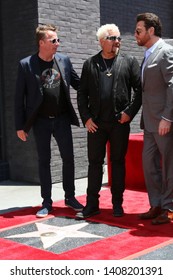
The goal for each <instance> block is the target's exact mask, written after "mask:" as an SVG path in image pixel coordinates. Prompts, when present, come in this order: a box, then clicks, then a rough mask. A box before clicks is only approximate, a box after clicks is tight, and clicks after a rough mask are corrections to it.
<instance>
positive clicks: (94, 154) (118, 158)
mask: <svg viewBox="0 0 173 280" xmlns="http://www.w3.org/2000/svg"><path fill="white" fill-rule="evenodd" d="M129 133H130V125H129V123H125V124H119V123H118V122H116V123H113V124H110V123H99V124H98V130H97V132H95V133H88V159H89V168H88V188H87V205H90V206H91V207H98V206H99V191H100V189H101V186H102V176H103V163H104V158H105V153H106V143H107V141H109V142H110V160H111V164H112V186H111V193H112V204H113V207H114V206H115V205H116V204H120V205H121V204H122V202H123V192H124V189H125V155H126V153H127V147H128V139H129Z"/></svg>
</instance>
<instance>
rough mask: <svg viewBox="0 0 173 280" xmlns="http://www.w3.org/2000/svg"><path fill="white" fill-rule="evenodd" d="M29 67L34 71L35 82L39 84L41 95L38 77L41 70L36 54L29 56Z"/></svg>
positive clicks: (41, 87) (41, 88)
mask: <svg viewBox="0 0 173 280" xmlns="http://www.w3.org/2000/svg"><path fill="white" fill-rule="evenodd" d="M30 67H31V68H32V73H34V75H35V78H36V80H37V83H38V85H39V90H40V92H41V95H43V86H42V83H41V79H40V77H41V71H40V65H39V60H38V54H35V55H33V56H32V57H31V64H30Z"/></svg>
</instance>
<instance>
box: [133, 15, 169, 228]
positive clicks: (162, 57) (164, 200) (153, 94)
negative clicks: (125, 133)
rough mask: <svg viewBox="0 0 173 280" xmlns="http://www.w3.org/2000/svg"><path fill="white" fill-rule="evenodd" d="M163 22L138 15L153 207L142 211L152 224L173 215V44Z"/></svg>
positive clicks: (148, 181)
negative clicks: (163, 36)
mask: <svg viewBox="0 0 173 280" xmlns="http://www.w3.org/2000/svg"><path fill="white" fill-rule="evenodd" d="M161 31H162V25H161V21H160V19H159V17H158V16H157V15H155V14H153V13H143V14H139V15H137V23H136V30H135V37H136V41H137V43H138V45H139V46H145V47H146V49H147V50H146V52H145V60H144V62H143V65H142V89H143V94H142V107H143V111H142V122H141V123H143V128H144V149H143V168H144V176H145V182H146V187H147V191H148V195H149V202H150V206H151V208H150V209H149V211H148V212H146V213H142V214H141V215H140V218H141V219H152V224H153V225H158V224H165V223H169V222H170V221H171V220H172V219H173V125H172V123H173V47H172V46H171V45H169V44H166V43H165V42H164V41H163V40H162V39H161Z"/></svg>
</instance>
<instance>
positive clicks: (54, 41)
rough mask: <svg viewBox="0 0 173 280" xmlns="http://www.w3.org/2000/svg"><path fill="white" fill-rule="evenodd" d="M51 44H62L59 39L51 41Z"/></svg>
mask: <svg viewBox="0 0 173 280" xmlns="http://www.w3.org/2000/svg"><path fill="white" fill-rule="evenodd" d="M49 42H51V43H52V44H56V43H59V42H60V39H59V38H57V39H50V40H49Z"/></svg>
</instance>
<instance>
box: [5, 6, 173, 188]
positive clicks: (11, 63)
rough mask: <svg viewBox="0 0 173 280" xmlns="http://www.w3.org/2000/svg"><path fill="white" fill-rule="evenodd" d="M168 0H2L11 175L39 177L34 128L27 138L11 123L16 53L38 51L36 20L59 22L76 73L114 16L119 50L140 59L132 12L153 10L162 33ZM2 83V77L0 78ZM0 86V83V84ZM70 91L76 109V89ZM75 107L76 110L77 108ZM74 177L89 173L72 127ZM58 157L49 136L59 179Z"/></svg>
mask: <svg viewBox="0 0 173 280" xmlns="http://www.w3.org/2000/svg"><path fill="white" fill-rule="evenodd" d="M172 8H173V2H172V0H166V1H164V2H162V1H160V0H159V1H148V0H145V1H141V2H139V1H137V0H132V1H130V2H129V1H127V0H125V1H114V0H100V1H99V0H95V1H93V0H71V1H68V0H29V1H28V0H18V1H13V0H6V1H1V14H2V16H1V21H0V28H1V33H2V38H1V44H3V49H2V53H1V57H2V58H3V61H2V62H1V65H0V66H1V67H3V84H4V87H3V95H4V96H3V97H4V104H3V109H4V116H3V123H4V127H5V142H6V144H5V147H4V148H5V150H6V151H5V153H6V160H7V161H8V163H9V166H10V178H11V179H12V180H18V181H22V180H23V181H30V182H34V183H36V182H39V179H38V167H37V153H36V149H35V142H34V139H33V135H32V132H31V133H30V135H29V140H28V142H27V143H23V142H21V141H20V140H18V139H17V137H16V132H15V128H14V92H15V81H16V71H17V65H18V61H19V59H21V58H23V57H25V56H27V55H30V54H31V53H34V52H35V51H36V46H35V41H34V34H35V28H36V26H37V25H38V23H53V24H55V25H57V26H58V27H59V37H60V39H61V44H60V47H59V51H60V52H62V53H65V54H67V55H69V57H70V58H71V61H72V63H73V65H74V68H75V69H76V71H77V72H78V74H79V75H80V73H81V68H82V65H83V62H84V60H86V59H87V58H88V57H89V56H91V55H93V54H95V53H96V52H97V51H98V50H99V46H98V42H97V41H96V36H95V34H96V30H97V28H98V27H99V26H100V22H101V24H104V23H111V22H115V23H116V24H117V25H118V26H119V28H120V30H121V33H122V37H123V40H122V51H124V52H127V53H128V52H130V53H131V54H134V55H135V56H136V57H137V59H138V60H139V62H141V60H142V56H143V49H142V48H139V47H137V44H136V42H135V39H134V36H133V33H134V28H135V18H136V14H137V13H140V12H143V11H152V12H155V13H157V14H159V16H160V17H161V19H162V22H163V25H164V33H163V35H164V37H166V38H171V37H172V34H173V18H172V16H171V11H172ZM0 83H1V81H0ZM0 88H1V87H0ZM71 97H72V102H73V104H74V107H75V109H76V111H77V104H76V92H75V91H74V90H73V89H72V90H71ZM77 113H78V111H77ZM72 130H73V139H74V153H75V166H76V178H81V177H85V176H86V175H87V165H88V162H87V151H86V149H87V144H86V130H85V128H83V126H82V124H81V127H80V128H76V127H72ZM138 131H140V129H139V114H138V115H137V116H136V118H135V119H134V120H133V122H132V126H131V132H138ZM61 167H62V164H61V159H60V155H59V151H58V148H57V145H56V144H55V141H54V139H52V178H53V182H59V181H61V179H62V176H61Z"/></svg>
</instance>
